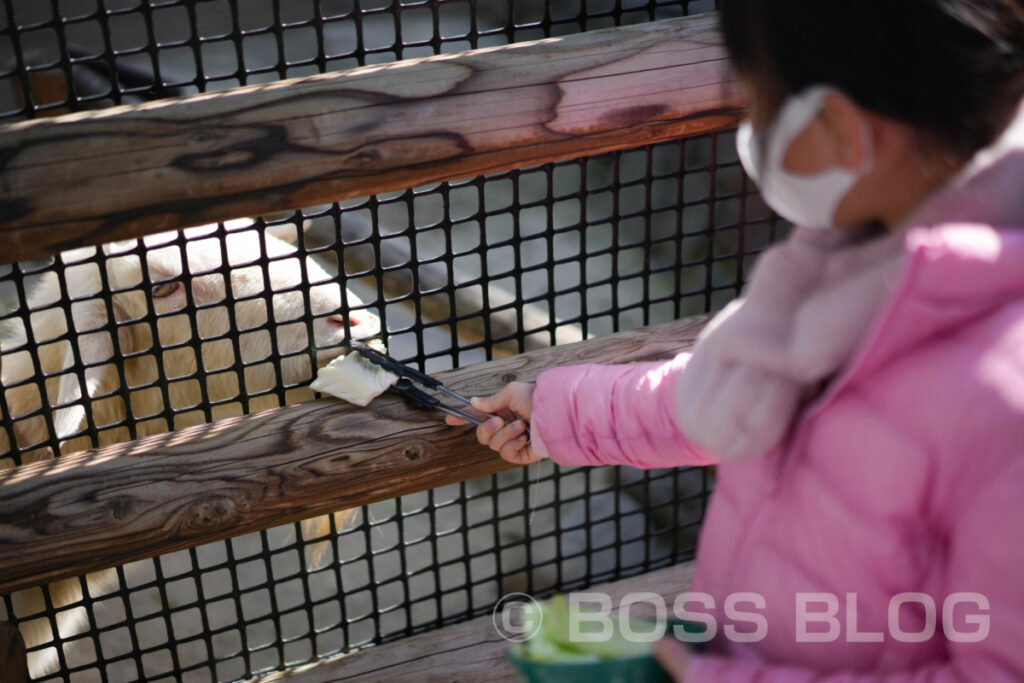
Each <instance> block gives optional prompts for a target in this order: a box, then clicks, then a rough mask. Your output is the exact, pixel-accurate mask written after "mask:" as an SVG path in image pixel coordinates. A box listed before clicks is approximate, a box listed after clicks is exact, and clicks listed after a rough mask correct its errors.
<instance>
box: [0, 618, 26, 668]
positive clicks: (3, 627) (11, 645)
mask: <svg viewBox="0 0 1024 683" xmlns="http://www.w3.org/2000/svg"><path fill="white" fill-rule="evenodd" d="M0 682H2V683H27V682H28V659H27V658H26V654H25V639H24V638H22V637H21V633H20V632H19V631H18V628H17V627H16V626H15V625H14V624H12V623H10V622H7V621H0Z"/></svg>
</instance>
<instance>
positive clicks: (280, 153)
mask: <svg viewBox="0 0 1024 683" xmlns="http://www.w3.org/2000/svg"><path fill="white" fill-rule="evenodd" d="M716 21H717V20H716V18H715V16H714V15H698V16H695V17H688V18H683V19H673V20H666V21H659V22H653V23H650V24H641V25H636V26H630V27H625V28H614V29H605V30H601V31H591V32H587V33H583V34H579V35H575V36H568V37H564V38H552V39H547V40H540V41H535V42H531V43H519V44H515V45H510V46H505V47H498V48H489V49H482V50H476V51H473V52H467V53H462V54H459V55H440V56H435V57H429V58H424V59H418V60H406V61H402V62H398V63H395V64H390V65H383V66H369V67H363V68H359V69H355V70H352V71H348V72H344V73H332V74H324V75H319V76H313V77H307V78H301V79H291V80H286V81H280V82H277V83H272V84H266V85H257V86H250V87H244V88H238V89H235V90H232V91H227V92H222V93H213V94H203V95H195V96H191V97H187V98H180V99H177V100H160V101H157V102H151V103H146V104H140V105H130V106H122V107H113V108H110V109H105V110H102V111H96V112H82V113H76V114H70V115H66V116H61V117H57V118H51V119H46V120H36V121H27V122H21V123H16V124H11V125H8V126H5V127H3V128H0V240H2V243H3V245H4V246H3V250H2V252H0V261H16V260H21V259H26V258H32V257H38V256H45V255H48V254H51V253H54V252H56V251H59V250H61V249H65V248H69V247H72V246H79V245H82V244H95V243H99V242H103V241H110V240H115V239H125V238H129V237H137V236H139V235H142V234H145V233H149V232H156V231H158V230H162V229H169V228H181V227H185V226H189V225H199V224H204V223H209V222H212V221H216V220H225V219H229V218H236V217H240V216H256V215H263V214H267V213H272V212H275V211H280V210H282V209H291V208H299V207H304V206H311V205H317V204H323V203H328V202H332V201H337V200H340V199H344V198H351V197H359V196H365V195H369V194H373V193H378V192H383V191H388V190H395V189H403V188H407V187H413V186H416V185H421V184H424V183H429V182H435V181H440V180H446V179H453V178H462V177H468V176H474V175H479V174H484V173H488V172H493V171H498V170H507V169H510V168H518V167H523V166H528V165H533V164H537V163H540V162H546V161H551V160H556V159H565V158H571V157H574V156H582V155H588V154H596V153H600V152H605V151H609V150H613V149H622V148H628V147H633V146H636V145H640V144H646V143H652V142H657V141H661V140H666V139H670V138H676V137H680V136H685V135H691V134H695V133H699V132H707V131H712V130H718V129H722V128H728V127H732V126H734V125H735V124H736V123H737V121H738V119H739V117H740V112H741V109H740V103H739V102H738V101H737V99H736V97H735V95H733V94H732V93H733V91H734V89H733V88H731V87H730V84H731V83H732V75H731V72H730V70H729V66H728V62H727V58H726V54H725V51H724V49H723V48H722V47H721V45H720V39H719V36H718V33H717V30H716Z"/></svg>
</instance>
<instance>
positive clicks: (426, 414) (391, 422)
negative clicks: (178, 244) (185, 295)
mask: <svg viewBox="0 0 1024 683" xmlns="http://www.w3.org/2000/svg"><path fill="white" fill-rule="evenodd" d="M707 319H708V317H707V316H700V317H696V318H688V319H685V320H681V321H677V322H672V323H668V324H665V325H659V326H656V327H651V328H646V329H643V330H637V331H632V332H624V333H620V334H616V335H610V336H607V337H602V338H599V339H591V340H587V341H583V342H579V343H577V344H570V345H567V346H562V347H552V348H548V349H543V350H540V351H535V352H532V353H528V354H523V355H520V356H514V357H511V358H506V359H502V360H499V361H492V362H488V363H481V364H478V365H475V366H471V367H468V368H464V369H459V370H453V371H450V372H447V373H441V374H439V375H438V377H439V378H441V379H442V380H443V381H445V383H446V384H448V385H449V386H451V387H452V388H454V389H456V390H457V391H461V392H463V393H467V394H470V395H473V394H476V395H485V394H490V393H493V392H495V391H497V390H498V389H500V388H501V386H503V384H504V383H506V382H509V381H512V380H524V381H529V380H532V379H534V378H535V377H536V375H537V374H538V373H540V372H541V371H542V370H544V369H546V368H548V367H555V366H558V365H565V364H567V363H586V362H594V363H614V362H620V363H621V362H633V361H641V360H654V359H659V358H670V357H672V356H673V355H675V354H676V353H678V352H679V351H680V350H682V349H684V348H686V347H688V346H689V345H690V344H692V343H693V341H694V340H695V339H696V337H697V335H698V333H699V332H700V330H701V329H702V328H703V326H704V324H705V323H706V322H707ZM439 415H440V414H439V413H437V412H433V411H418V410H416V409H414V408H410V407H409V406H408V405H407V404H405V403H404V402H403V401H402V400H401V399H399V398H395V397H391V396H382V397H381V398H378V399H377V400H375V401H374V402H373V403H372V404H370V406H369V407H368V408H365V409H362V408H357V407H355V406H352V405H348V404H345V403H342V402H340V401H338V400H334V399H324V400H319V401H313V402H311V403H304V404H299V405H291V406H286V407H283V408H278V409H274V410H270V411H266V412H263V413H257V414H253V415H246V416H243V417H239V418H226V419H223V420H219V421H217V422H214V423H211V424H207V425H200V426H196V427H191V428H188V429H183V430H181V431H178V432H172V433H169V434H161V435H158V436H153V437H149V438H146V439H141V440H139V441H132V442H128V443H121V444H115V445H112V446H108V447H105V448H101V449H97V450H92V451H83V452H80V453H73V454H70V455H65V456H62V457H60V458H58V459H55V460H48V461H45V462H37V463H32V464H28V465H22V466H20V467H15V468H11V469H7V470H3V471H0V593H7V592H10V591H14V590H17V589H21V588H27V587H29V586H33V585H38V584H43V583H48V582H50V581H54V580H56V579H60V578H67V577H71V576H78V575H82V574H85V573H87V572H90V571H95V570H98V569H103V568H106V567H111V566H115V565H118V564H123V563H125V562H131V561H135V560H139V559H143V558H146V557H153V556H155V555H159V554H163V553H168V552H172V551H175V550H180V549H182V548H187V547H191V546H195V545H200V544H202V543H208V542H211V541H215V540H218V539H222V538H227V537H230V536H236V535H239V534H244V533H248V532H251V531H256V530H258V529H265V528H269V527H272V526H276V525H279V524H285V523H288V522H293V521H298V520H300V519H306V518H310V517H314V516H317V515H322V514H328V513H331V512H334V511H336V510H343V509H349V508H353V507H358V506H360V505H365V504H368V503H372V502H375V501H379V500H388V499H391V498H396V497H398V496H402V495H405V494H408V493H413V492H417V491H425V490H428V489H431V488H434V487H438V486H443V485H446V484H451V483H455V482H459V481H465V480H467V479H471V478H474V477H480V476H484V475H487V474H494V473H496V472H500V471H503V470H506V469H510V468H511V467H512V466H511V465H509V464H507V463H506V462H504V461H503V460H501V459H500V458H499V457H498V456H497V455H496V454H495V453H493V452H491V451H490V450H488V449H486V448H484V447H482V446H480V445H479V444H478V443H477V442H476V439H475V438H474V436H473V433H472V430H471V429H468V428H457V427H448V426H446V425H445V424H444V423H443V422H442V420H441V417H440V416H439Z"/></svg>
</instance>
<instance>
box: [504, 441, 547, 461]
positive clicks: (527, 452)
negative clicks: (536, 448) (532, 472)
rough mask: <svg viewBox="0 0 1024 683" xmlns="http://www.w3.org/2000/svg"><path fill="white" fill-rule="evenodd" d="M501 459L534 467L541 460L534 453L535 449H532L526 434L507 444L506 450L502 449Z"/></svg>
mask: <svg viewBox="0 0 1024 683" xmlns="http://www.w3.org/2000/svg"><path fill="white" fill-rule="evenodd" d="M501 457H502V459H503V460H506V461H508V462H511V463H514V464H516V465H532V464H533V463H535V462H537V461H539V460H540V458H539V457H537V454H536V453H534V452H533V449H532V448H530V438H529V436H527V435H526V434H523V435H521V436H517V437H516V438H515V439H512V440H511V441H509V442H508V443H506V444H505V446H504V448H502V449H501Z"/></svg>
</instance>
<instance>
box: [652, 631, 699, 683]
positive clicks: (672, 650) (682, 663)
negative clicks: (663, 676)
mask: <svg viewBox="0 0 1024 683" xmlns="http://www.w3.org/2000/svg"><path fill="white" fill-rule="evenodd" d="M692 656H693V651H692V650H690V648H688V647H686V645H684V644H682V643H680V642H679V641H678V640H676V639H675V638H674V637H672V636H670V635H669V636H665V637H663V638H662V639H661V640H659V641H658V642H656V643H655V644H654V658H655V659H657V660H658V664H661V666H662V668H663V669H665V671H667V672H668V673H669V675H670V676H672V680H673V681H675V682H676V683H680V682H681V681H682V680H683V678H684V676H685V675H686V668H687V667H688V666H689V665H690V658H691V657H692Z"/></svg>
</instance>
